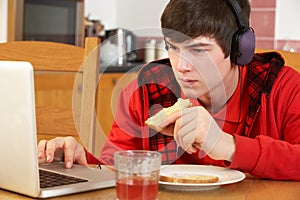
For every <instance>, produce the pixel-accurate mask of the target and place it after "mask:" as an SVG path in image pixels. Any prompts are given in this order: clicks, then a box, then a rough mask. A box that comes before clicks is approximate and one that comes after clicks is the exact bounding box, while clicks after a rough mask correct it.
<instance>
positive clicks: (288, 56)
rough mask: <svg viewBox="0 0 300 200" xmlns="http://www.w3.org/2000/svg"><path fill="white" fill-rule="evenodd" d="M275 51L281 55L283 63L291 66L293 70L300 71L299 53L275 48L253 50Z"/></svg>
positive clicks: (256, 50)
mask: <svg viewBox="0 0 300 200" xmlns="http://www.w3.org/2000/svg"><path fill="white" fill-rule="evenodd" d="M269 51H276V52H278V53H280V54H281V55H282V57H283V58H284V60H285V65H287V66H290V67H293V68H294V69H295V70H297V71H298V72H300V53H296V52H289V51H283V50H275V49H259V48H258V49H255V52H257V53H259V52H269Z"/></svg>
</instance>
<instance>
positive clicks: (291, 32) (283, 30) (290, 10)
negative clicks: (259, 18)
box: [275, 0, 300, 40]
mask: <svg viewBox="0 0 300 200" xmlns="http://www.w3.org/2000/svg"><path fill="white" fill-rule="evenodd" d="M299 9H300V1H299V0H288V1H287V0H277V1H276V20H275V39H277V40H278V39H279V40H280V39H282V40H300V26H299V19H300V10H299Z"/></svg>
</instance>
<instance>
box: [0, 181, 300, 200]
mask: <svg viewBox="0 0 300 200" xmlns="http://www.w3.org/2000/svg"><path fill="white" fill-rule="evenodd" d="M0 199H22V200H23V199H31V198H29V197H26V196H22V195H18V194H15V193H12V192H8V191H4V190H0ZM52 199H62V200H77V199H78V200H79V199H80V200H95V199H97V200H110V199H116V190H115V188H108V189H102V190H97V191H92V192H86V193H80V194H74V195H67V196H62V197H56V198H52ZM52 199H51V200H52ZM158 199H159V200H176V199H180V200H185V199H187V200H194V199H197V200H198V199H201V200H206V199H211V200H219V199H220V200H226V199H230V200H232V199H236V200H241V199H247V200H252V199H253V200H259V199H263V200H271V199H272V200H276V199H283V200H294V199H295V200H298V199H300V182H293V181H271V180H260V179H255V178H253V177H249V176H247V178H246V179H245V180H243V181H241V182H239V183H235V184H230V185H226V186H221V187H220V188H217V189H213V190H207V191H198V192H183V191H172V190H167V189H164V188H160V189H159V194H158Z"/></svg>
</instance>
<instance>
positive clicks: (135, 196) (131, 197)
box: [114, 150, 161, 200]
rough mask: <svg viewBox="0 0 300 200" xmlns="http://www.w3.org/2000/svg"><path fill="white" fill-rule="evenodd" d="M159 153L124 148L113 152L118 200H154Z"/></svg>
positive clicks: (156, 192)
mask: <svg viewBox="0 0 300 200" xmlns="http://www.w3.org/2000/svg"><path fill="white" fill-rule="evenodd" d="M160 164H161V154H160V153H159V152H156V151H144V150H124V151H118V152H115V154H114V166H115V170H116V171H115V173H116V191H117V199H118V200H156V199H157V194H158V182H159V170H160Z"/></svg>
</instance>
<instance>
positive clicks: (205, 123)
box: [159, 106, 235, 161]
mask: <svg viewBox="0 0 300 200" xmlns="http://www.w3.org/2000/svg"><path fill="white" fill-rule="evenodd" d="M159 127H160V129H161V131H160V132H161V133H163V134H166V135H173V136H174V138H175V140H176V142H177V144H178V145H179V146H181V147H182V148H183V149H184V150H185V151H187V152H188V153H194V152H196V151H197V148H198V149H201V150H202V151H204V152H205V153H206V154H208V155H209V156H210V157H212V158H214V159H217V160H227V161H231V160H232V157H233V154H234V151H235V142H234V137H233V136H232V135H230V134H227V133H225V132H223V131H222V129H221V128H220V127H219V126H218V125H217V123H216V122H215V120H214V119H213V118H212V116H211V115H210V114H209V113H208V111H207V110H206V109H205V108H204V107H202V106H195V107H187V108H184V109H181V110H177V111H175V112H173V113H171V114H169V115H167V116H166V117H165V119H164V120H162V122H161V123H160V124H159Z"/></svg>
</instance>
